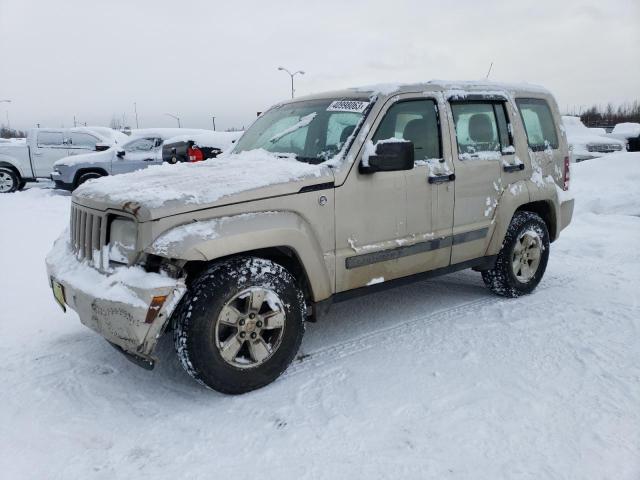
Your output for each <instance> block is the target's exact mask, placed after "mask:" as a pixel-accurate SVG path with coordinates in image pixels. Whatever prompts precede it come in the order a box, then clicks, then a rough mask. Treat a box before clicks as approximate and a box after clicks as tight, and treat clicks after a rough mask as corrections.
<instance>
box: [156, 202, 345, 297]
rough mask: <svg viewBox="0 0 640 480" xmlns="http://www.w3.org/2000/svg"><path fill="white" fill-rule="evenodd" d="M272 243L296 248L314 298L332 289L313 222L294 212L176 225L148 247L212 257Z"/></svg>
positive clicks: (172, 254)
mask: <svg viewBox="0 0 640 480" xmlns="http://www.w3.org/2000/svg"><path fill="white" fill-rule="evenodd" d="M272 247H288V248H290V249H291V250H293V251H294V252H295V254H296V255H297V256H298V259H299V260H300V262H301V264H302V268H304V270H305V272H306V274H307V278H308V280H309V283H310V287H311V293H312V296H313V300H314V301H319V300H324V299H326V298H328V297H329V296H330V295H331V293H332V289H331V281H330V278H329V271H328V269H327V265H326V264H325V261H324V255H323V252H322V249H321V248H320V244H319V243H318V240H317V238H316V236H315V234H314V232H313V229H312V228H311V226H310V225H309V224H308V223H307V222H306V221H305V220H304V219H303V218H302V217H301V216H299V215H297V214H295V213H293V212H285V211H275V212H257V213H243V214H239V215H232V216H228V217H219V218H214V219H211V220H204V221H198V222H194V223H189V224H185V225H180V226H178V227H175V228H172V229H170V230H167V231H165V232H163V233H162V234H161V235H159V236H158V237H157V238H156V240H154V242H153V243H152V244H151V245H150V246H149V247H147V248H146V249H145V251H146V252H147V253H151V254H154V255H159V256H161V257H165V258H177V259H181V260H187V261H190V260H199V261H210V260H215V259H216V258H221V257H225V256H229V255H234V254H242V253H243V252H249V251H252V250H258V249H263V248H272Z"/></svg>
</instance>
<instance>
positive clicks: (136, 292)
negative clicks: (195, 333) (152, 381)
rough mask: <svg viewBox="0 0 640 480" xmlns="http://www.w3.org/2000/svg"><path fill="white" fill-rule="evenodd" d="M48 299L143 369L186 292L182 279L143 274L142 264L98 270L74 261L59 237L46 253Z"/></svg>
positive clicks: (153, 360)
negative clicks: (54, 301) (74, 314)
mask: <svg viewBox="0 0 640 480" xmlns="http://www.w3.org/2000/svg"><path fill="white" fill-rule="evenodd" d="M46 264H47V274H48V278H49V282H50V285H51V287H52V290H53V293H54V297H55V298H56V301H58V303H61V306H62V307H63V308H64V306H65V305H66V306H68V307H70V308H71V309H73V310H75V312H76V313H77V314H78V316H79V317H80V321H81V322H82V324H84V325H85V326H87V327H89V328H90V329H92V330H94V331H95V332H97V333H99V334H100V335H102V336H103V337H104V338H105V339H106V340H107V341H108V342H110V343H111V344H112V345H114V346H116V347H118V348H119V349H121V350H122V351H123V352H124V353H126V354H128V355H129V356H131V358H130V359H131V360H133V361H134V363H137V364H138V365H140V366H143V367H145V368H152V367H153V363H154V362H155V357H154V356H153V350H154V348H155V346H156V343H157V341H158V338H159V337H160V335H161V334H162V333H163V332H164V330H165V328H166V327H167V325H168V323H169V320H170V318H171V315H172V313H173V311H174V310H175V307H176V306H177V304H178V302H179V301H180V299H181V298H182V296H183V295H184V293H185V291H186V286H185V284H184V281H183V279H174V278H170V277H168V276H165V275H161V274H159V273H151V272H145V271H144V270H143V269H142V267H139V266H136V267H125V266H121V267H115V268H113V269H112V271H110V272H108V273H103V272H100V271H98V270H97V269H95V268H93V267H92V266H90V265H89V264H88V263H87V262H86V261H80V260H78V259H77V258H76V257H75V256H74V254H73V252H72V251H71V249H70V247H69V244H68V242H67V241H66V238H65V235H64V234H63V236H62V237H61V238H59V239H58V240H57V241H56V243H55V245H54V248H53V249H52V251H51V252H50V253H49V255H48V256H47V260H46Z"/></svg>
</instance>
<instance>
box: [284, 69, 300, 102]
mask: <svg viewBox="0 0 640 480" xmlns="http://www.w3.org/2000/svg"><path fill="white" fill-rule="evenodd" d="M278 70H282V71H283V72H286V73H288V74H289V76H290V77H291V98H293V95H294V93H295V90H294V88H293V77H295V76H296V75H298V74H300V75H304V72H303V71H302V70H298V71H297V72H293V73H291V72H290V71H289V70H287V69H286V68H284V67H278Z"/></svg>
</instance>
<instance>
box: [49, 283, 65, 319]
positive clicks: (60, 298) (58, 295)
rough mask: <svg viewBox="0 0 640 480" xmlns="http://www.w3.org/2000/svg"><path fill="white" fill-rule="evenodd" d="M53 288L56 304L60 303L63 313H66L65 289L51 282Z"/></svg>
mask: <svg viewBox="0 0 640 480" xmlns="http://www.w3.org/2000/svg"><path fill="white" fill-rule="evenodd" d="M51 288H52V289H53V296H54V298H55V299H56V302H58V305H60V307H61V308H62V311H63V312H66V311H67V307H66V306H65V303H66V301H65V298H64V287H63V286H62V285H61V284H60V283H58V282H56V281H55V280H51Z"/></svg>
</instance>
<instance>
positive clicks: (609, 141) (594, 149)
mask: <svg viewBox="0 0 640 480" xmlns="http://www.w3.org/2000/svg"><path fill="white" fill-rule="evenodd" d="M562 125H563V126H564V129H565V132H566V134H567V141H568V142H569V149H570V151H571V161H572V162H581V161H583V160H589V159H590V158H596V157H602V156H603V155H606V154H607V153H614V152H621V151H624V150H626V143H625V142H623V141H621V140H618V139H615V138H611V137H605V136H603V135H598V134H597V133H594V132H593V130H592V129H590V128H587V127H586V126H585V125H584V123H582V121H581V120H580V117H572V116H569V115H565V116H563V117H562Z"/></svg>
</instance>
